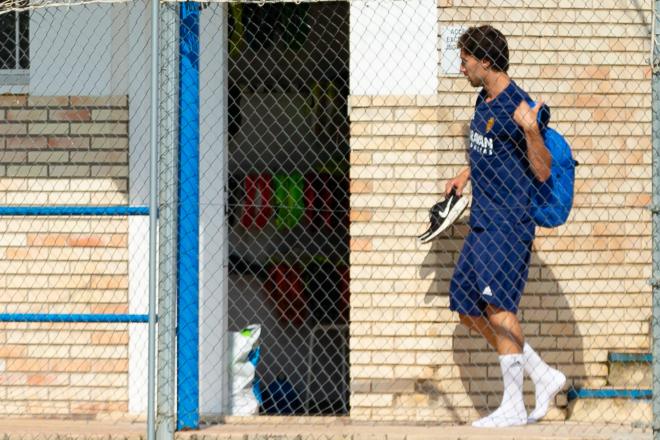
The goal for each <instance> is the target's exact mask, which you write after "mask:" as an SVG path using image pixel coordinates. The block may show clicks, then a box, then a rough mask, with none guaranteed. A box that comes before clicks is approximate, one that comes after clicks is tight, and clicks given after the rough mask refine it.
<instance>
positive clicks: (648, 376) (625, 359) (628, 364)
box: [607, 352, 653, 389]
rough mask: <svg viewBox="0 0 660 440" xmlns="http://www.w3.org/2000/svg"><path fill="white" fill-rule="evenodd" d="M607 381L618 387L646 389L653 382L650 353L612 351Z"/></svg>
mask: <svg viewBox="0 0 660 440" xmlns="http://www.w3.org/2000/svg"><path fill="white" fill-rule="evenodd" d="M607 360H608V364H609V370H608V374H607V383H608V384H609V385H611V386H613V387H616V388H628V389H646V388H651V387H652V384H653V366H652V362H653V356H652V355H651V354H650V353H622V352H617V353H610V354H609V356H608V358H607Z"/></svg>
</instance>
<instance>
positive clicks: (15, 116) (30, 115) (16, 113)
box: [7, 109, 48, 121]
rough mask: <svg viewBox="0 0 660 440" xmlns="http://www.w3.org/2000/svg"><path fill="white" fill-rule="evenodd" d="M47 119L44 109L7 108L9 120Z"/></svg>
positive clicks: (46, 112)
mask: <svg viewBox="0 0 660 440" xmlns="http://www.w3.org/2000/svg"><path fill="white" fill-rule="evenodd" d="M47 119H48V111H46V110H23V109H22V110H7V120H9V121H45V120H47Z"/></svg>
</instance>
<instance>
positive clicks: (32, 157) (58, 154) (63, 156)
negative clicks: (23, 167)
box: [27, 151, 69, 163]
mask: <svg viewBox="0 0 660 440" xmlns="http://www.w3.org/2000/svg"><path fill="white" fill-rule="evenodd" d="M27 159H28V162H33V163H34V162H37V163H39V162H41V163H44V162H45V163H53V162H55V163H58V162H60V163H61V162H68V161H69V153H68V152H66V151H31V152H29V153H28V156H27Z"/></svg>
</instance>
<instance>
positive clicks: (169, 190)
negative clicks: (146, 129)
mask: <svg viewBox="0 0 660 440" xmlns="http://www.w3.org/2000/svg"><path fill="white" fill-rule="evenodd" d="M160 12H161V14H160V35H159V38H160V56H161V65H160V69H161V71H160V126H159V129H160V163H159V191H160V200H159V223H158V225H159V229H158V230H159V237H158V239H159V242H158V255H159V260H158V261H159V272H158V286H159V292H158V293H159V294H158V389H157V409H156V438H157V439H158V440H172V439H173V438H174V432H175V431H174V427H175V420H174V415H175V410H176V400H175V397H176V375H175V373H176V349H175V347H176V273H177V272H176V269H177V264H176V231H177V217H176V214H177V207H176V206H177V185H176V178H177V169H178V167H177V157H178V144H177V142H178V137H177V126H178V124H177V117H178V116H177V115H178V102H179V101H178V69H177V66H178V53H179V52H178V41H179V37H178V35H179V33H178V27H177V23H178V4H176V3H165V4H163V7H162V9H161V11H160Z"/></svg>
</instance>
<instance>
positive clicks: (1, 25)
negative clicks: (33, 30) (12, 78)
mask: <svg viewBox="0 0 660 440" xmlns="http://www.w3.org/2000/svg"><path fill="white" fill-rule="evenodd" d="M24 1H26V0H15V1H14V2H13V4H11V7H20V6H21V4H22V3H23V2H24ZM0 12H2V11H0ZM29 26H30V15H29V12H28V11H15V10H12V11H9V12H5V13H0V72H2V71H18V70H27V69H29V67H30V51H29V42H30V28H29Z"/></svg>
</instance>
